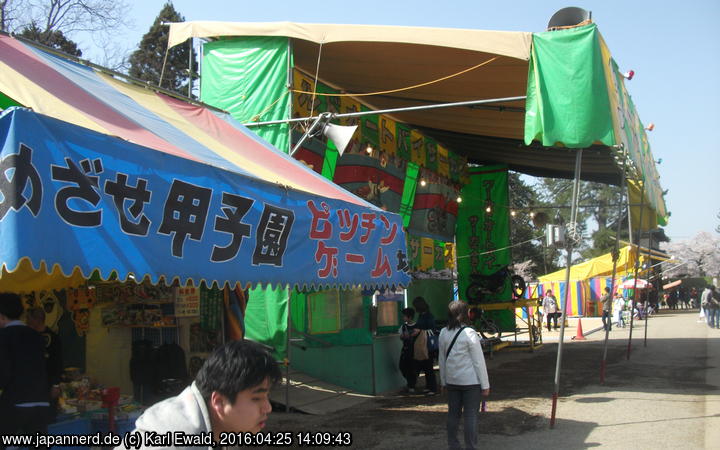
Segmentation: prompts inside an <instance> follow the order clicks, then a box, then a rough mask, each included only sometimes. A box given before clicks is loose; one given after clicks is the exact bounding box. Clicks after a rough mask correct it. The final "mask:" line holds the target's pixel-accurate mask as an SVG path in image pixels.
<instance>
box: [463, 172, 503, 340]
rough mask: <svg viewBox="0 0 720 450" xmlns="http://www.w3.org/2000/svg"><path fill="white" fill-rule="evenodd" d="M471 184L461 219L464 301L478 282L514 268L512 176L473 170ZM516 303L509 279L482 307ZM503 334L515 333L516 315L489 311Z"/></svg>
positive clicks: (464, 191) (470, 174)
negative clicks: (512, 265) (512, 259)
mask: <svg viewBox="0 0 720 450" xmlns="http://www.w3.org/2000/svg"><path fill="white" fill-rule="evenodd" d="M469 178H470V182H469V184H467V185H466V186H465V187H464V188H463V190H462V198H463V202H462V203H461V204H460V208H459V211H458V219H457V232H456V244H457V255H458V256H457V260H458V287H459V290H460V298H461V299H463V300H467V299H468V295H467V290H468V286H470V284H471V283H473V281H476V280H477V278H476V279H474V278H473V276H478V275H480V276H482V275H491V274H494V273H496V272H498V271H499V270H501V269H504V268H506V267H507V266H508V265H509V264H510V249H509V248H507V247H509V245H510V214H509V210H508V207H507V205H508V173H507V167H506V166H485V167H479V168H473V169H470V173H469ZM509 301H512V295H511V290H510V281H509V277H508V278H507V279H505V280H504V285H503V287H502V289H500V290H498V291H497V292H494V293H493V294H492V295H486V296H484V297H483V298H482V299H481V303H500V302H509ZM487 315H489V316H490V317H491V318H492V319H493V320H494V321H495V323H496V324H498V326H499V327H500V329H501V330H503V331H510V330H513V329H515V314H514V311H513V310H511V309H509V310H499V311H488V312H487Z"/></svg>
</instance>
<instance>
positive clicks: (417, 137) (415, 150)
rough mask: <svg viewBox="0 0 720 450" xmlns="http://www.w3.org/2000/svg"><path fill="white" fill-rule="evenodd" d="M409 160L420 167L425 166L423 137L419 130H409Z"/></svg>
mask: <svg viewBox="0 0 720 450" xmlns="http://www.w3.org/2000/svg"><path fill="white" fill-rule="evenodd" d="M410 160H411V161H412V162H414V163H415V164H417V165H418V166H420V167H424V166H425V138H424V137H423V135H422V133H420V132H419V131H415V130H411V131H410Z"/></svg>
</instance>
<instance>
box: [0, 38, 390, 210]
mask: <svg viewBox="0 0 720 450" xmlns="http://www.w3.org/2000/svg"><path fill="white" fill-rule="evenodd" d="M0 93H2V94H4V95H5V96H6V97H8V99H6V105H5V106H8V103H9V104H13V103H14V104H16V105H20V106H25V107H28V108H31V109H32V110H33V111H35V112H39V113H41V114H44V115H47V116H51V117H55V118H57V119H60V120H63V121H65V122H70V123H72V124H75V125H79V126H81V127H85V128H89V129H91V130H94V131H98V132H100V133H103V134H108V135H111V136H117V137H120V138H122V139H125V140H127V141H130V142H132V143H135V144H139V145H143V146H145V147H150V148H153V149H155V150H160V151H162V152H165V153H169V154H171V155H175V156H180V157H182V158H185V159H189V160H193V161H198V162H202V163H205V164H210V165H212V166H215V167H219V168H222V169H226V170H230V171H233V172H238V173H242V174H245V175H250V176H253V177H255V178H260V179H262V180H265V181H270V182H273V183H278V184H280V185H283V186H287V187H290V188H293V189H299V190H302V191H306V192H312V193H314V194H317V195H321V196H324V197H329V198H334V199H337V200H343V201H346V202H350V203H355V204H357V205H362V206H365V207H368V208H375V209H377V208H376V207H375V206H374V205H372V204H370V203H368V202H366V201H365V200H363V199H361V198H360V197H357V196H355V195H353V194H351V193H349V192H348V191H346V190H345V189H342V188H341V187H339V186H337V185H335V184H333V183H332V182H329V181H328V180H326V179H325V178H323V177H322V176H320V175H319V174H317V173H315V172H314V171H312V170H310V169H308V168H307V167H305V166H304V165H303V164H302V163H300V162H298V161H296V160H295V159H293V158H290V157H289V156H287V155H285V154H284V153H282V152H280V151H278V150H277V149H275V148H274V147H272V145H270V144H269V143H267V142H266V141H264V140H262V139H260V138H259V137H258V136H257V135H256V134H254V133H252V132H250V131H249V130H248V129H247V128H245V127H244V126H242V125H241V124H240V123H238V122H237V121H235V120H234V119H233V118H231V117H230V115H229V114H227V113H224V112H222V111H218V110H214V109H211V108H208V107H205V106H202V105H199V104H193V103H188V102H185V101H181V100H178V99H176V98H173V97H170V96H167V95H163V94H160V93H157V92H155V91H154V90H152V89H150V88H149V86H148V87H143V86H140V85H134V84H129V83H126V82H123V81H120V80H119V79H118V78H116V77H114V76H112V75H111V74H109V72H108V73H104V72H102V71H100V70H97V69H94V68H91V67H88V66H85V65H82V64H79V63H76V62H73V61H70V60H68V59H64V58H61V57H58V56H55V55H53V54H50V53H48V52H46V51H43V50H40V49H38V48H35V47H33V46H31V45H28V44H25V43H24V42H21V41H19V40H17V39H14V38H11V37H9V36H6V35H0Z"/></svg>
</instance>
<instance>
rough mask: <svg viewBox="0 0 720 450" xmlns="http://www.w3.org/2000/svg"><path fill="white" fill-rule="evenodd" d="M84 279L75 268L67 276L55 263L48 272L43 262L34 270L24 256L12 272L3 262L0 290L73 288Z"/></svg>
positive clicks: (17, 291)
mask: <svg viewBox="0 0 720 450" xmlns="http://www.w3.org/2000/svg"><path fill="white" fill-rule="evenodd" d="M85 281H86V280H85V277H83V275H82V273H80V270H79V269H77V268H76V269H75V271H73V273H72V274H70V276H69V277H67V276H65V275H64V274H63V273H62V271H61V270H60V267H59V266H58V265H55V267H53V270H52V272H51V273H48V271H47V268H46V266H45V262H42V263H41V264H40V270H35V269H34V268H33V266H32V264H31V263H30V261H29V260H28V259H27V258H24V259H23V260H22V261H20V264H18V265H17V267H16V268H15V270H13V271H12V272H8V271H7V268H6V267H5V265H4V264H3V266H2V271H0V292H16V293H23V292H32V291H43V290H48V289H66V288H74V287H78V286H82V285H83V284H85Z"/></svg>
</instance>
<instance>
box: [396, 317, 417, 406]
mask: <svg viewBox="0 0 720 450" xmlns="http://www.w3.org/2000/svg"><path fill="white" fill-rule="evenodd" d="M402 315H403V324H402V326H401V327H400V331H399V333H400V340H401V341H402V343H403V346H402V350H400V373H402V376H403V377H404V378H405V381H406V382H407V383H406V386H405V389H403V392H404V393H408V394H414V393H415V383H417V375H418V374H417V369H416V368H415V360H414V357H413V351H414V344H415V338H416V336H417V335H418V332H417V326H416V324H415V310H414V309H412V308H405V309H403V310H402Z"/></svg>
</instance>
